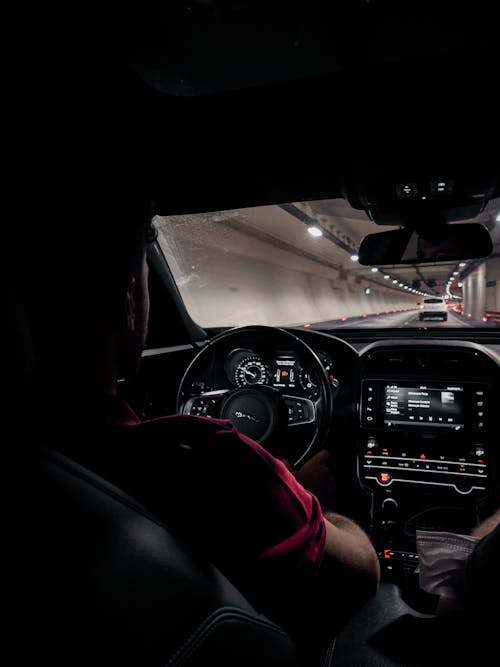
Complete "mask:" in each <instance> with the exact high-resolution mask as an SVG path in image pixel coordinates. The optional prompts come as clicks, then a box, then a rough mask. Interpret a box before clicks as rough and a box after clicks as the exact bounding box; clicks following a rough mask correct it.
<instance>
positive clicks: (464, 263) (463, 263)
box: [458, 262, 467, 268]
mask: <svg viewBox="0 0 500 667" xmlns="http://www.w3.org/2000/svg"><path fill="white" fill-rule="evenodd" d="M458 266H461V267H462V268H463V267H464V266H467V262H460V264H459V265H458Z"/></svg>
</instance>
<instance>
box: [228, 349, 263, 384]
mask: <svg viewBox="0 0 500 667" xmlns="http://www.w3.org/2000/svg"><path fill="white" fill-rule="evenodd" d="M268 377H269V374H268V370H267V367H266V365H265V364H264V362H263V361H262V359H260V357H257V356H255V357H246V359H243V360H242V361H241V362H240V363H239V364H238V365H237V366H236V370H235V373H234V380H235V382H236V384H237V385H238V387H245V386H247V385H252V384H266V383H267V381H268Z"/></svg>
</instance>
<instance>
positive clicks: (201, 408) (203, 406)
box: [189, 397, 219, 417]
mask: <svg viewBox="0 0 500 667" xmlns="http://www.w3.org/2000/svg"><path fill="white" fill-rule="evenodd" d="M218 402H219V401H217V399H215V398H206V397H200V398H195V399H193V401H192V403H191V407H190V408H189V414H190V415H195V416H196V417H214V416H215V413H216V408H217V404H218Z"/></svg>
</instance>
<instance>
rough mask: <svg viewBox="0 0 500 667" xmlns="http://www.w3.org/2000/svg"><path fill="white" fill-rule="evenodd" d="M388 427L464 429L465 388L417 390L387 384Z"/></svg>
mask: <svg viewBox="0 0 500 667" xmlns="http://www.w3.org/2000/svg"><path fill="white" fill-rule="evenodd" d="M384 394H385V395H384V402H385V406H384V424H385V425H386V426H400V425H405V426H412V425H415V426H423V425H424V424H425V425H426V426H434V427H437V428H449V429H453V430H455V431H460V430H462V429H463V428H464V388H463V387H461V386H457V385H443V386H442V387H436V386H433V387H428V386H427V385H419V386H415V387H407V386H401V385H398V384H388V385H386V386H385V392H384Z"/></svg>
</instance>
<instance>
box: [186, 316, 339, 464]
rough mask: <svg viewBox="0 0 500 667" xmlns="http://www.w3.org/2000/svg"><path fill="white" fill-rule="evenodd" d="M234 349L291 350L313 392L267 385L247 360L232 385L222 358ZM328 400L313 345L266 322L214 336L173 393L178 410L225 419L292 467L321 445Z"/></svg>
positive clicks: (267, 380) (266, 377) (264, 376)
mask: <svg viewBox="0 0 500 667" xmlns="http://www.w3.org/2000/svg"><path fill="white" fill-rule="evenodd" d="M238 350H250V351H255V352H257V351H259V352H258V354H259V356H260V354H262V356H263V357H265V356H266V354H271V355H272V356H274V354H275V353H276V351H277V350H280V351H286V352H287V353H292V354H293V356H294V358H296V359H298V363H299V365H300V367H302V368H304V369H307V372H308V374H309V376H310V378H311V379H314V385H315V392H314V396H309V397H305V396H304V395H303V394H304V392H301V391H297V389H296V386H293V388H292V387H282V388H281V390H280V389H278V388H276V387H273V386H271V385H270V378H269V375H268V374H267V373H266V370H265V368H260V369H259V365H258V364H257V365H256V366H255V367H252V365H251V363H250V362H248V363H247V364H244V365H243V366H242V367H239V368H240V370H239V376H238V384H239V385H240V386H237V387H235V384H236V381H235V378H234V377H230V376H229V374H228V373H227V372H226V371H227V358H228V354H230V353H231V352H234V351H238ZM261 366H263V365H262V364H261ZM259 370H260V371H262V375H261V376H260V377H259V378H258V381H257V380H256V374H257V373H258V372H259ZM200 378H208V379H209V382H208V383H205V382H200ZM207 384H208V390H206V389H207ZM228 385H231V386H230V387H229V388H228ZM292 385H295V383H292ZM332 404H333V401H332V392H331V386H330V382H329V380H328V376H327V373H326V371H325V369H324V367H323V365H322V363H321V361H320V360H319V358H318V356H317V355H316V353H315V352H314V350H313V349H312V348H311V347H309V346H308V345H307V344H306V343H304V342H303V341H302V340H301V339H300V338H299V337H298V336H296V335H295V334H293V333H290V332H288V331H286V330H285V329H280V328H277V327H270V326H245V327H236V328H234V329H229V330H228V331H225V332H223V333H221V334H219V335H217V336H216V337H214V338H213V339H212V340H211V341H210V342H209V343H208V344H207V345H206V346H205V347H204V348H203V349H202V350H201V351H200V352H199V353H198V354H197V355H196V356H195V357H194V359H193V360H192V362H191V363H190V365H189V366H188V368H187V370H186V372H185V373H184V376H183V378H182V380H181V383H180V386H179V391H178V394H177V412H178V413H181V414H182V413H183V414H192V415H202V416H207V417H216V418H219V419H228V420H230V421H231V422H232V423H233V424H234V425H235V426H236V428H237V429H238V431H240V433H243V434H244V435H246V436H248V437H249V438H252V439H253V440H256V441H257V442H259V443H260V444H261V445H262V446H264V447H265V448H266V449H267V450H268V451H270V452H271V453H272V454H274V455H275V456H277V457H279V458H286V459H288V460H289V461H290V462H291V463H292V464H293V465H294V466H296V467H298V466H300V465H301V464H302V463H304V462H305V461H306V460H307V459H308V458H310V457H311V456H312V455H313V454H315V453H316V452H317V451H318V450H319V449H321V448H322V447H324V444H325V441H326V436H327V433H328V429H329V426H330V422H331V416H332V409H333V406H332Z"/></svg>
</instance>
